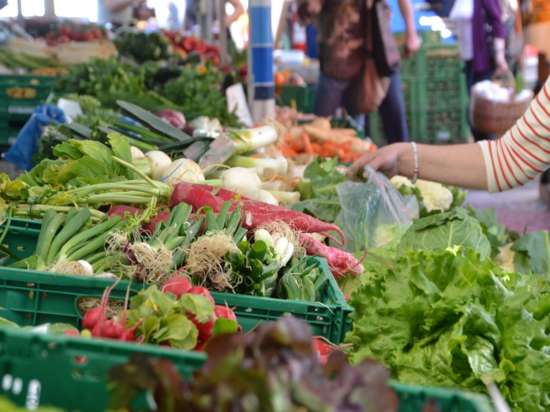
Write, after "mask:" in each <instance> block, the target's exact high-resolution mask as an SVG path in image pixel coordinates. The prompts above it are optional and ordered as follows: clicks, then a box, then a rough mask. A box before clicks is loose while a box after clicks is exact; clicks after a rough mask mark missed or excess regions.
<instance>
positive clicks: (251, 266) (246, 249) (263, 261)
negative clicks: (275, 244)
mask: <svg viewBox="0 0 550 412" xmlns="http://www.w3.org/2000/svg"><path fill="white" fill-rule="evenodd" d="M238 247H239V252H234V253H229V254H228V255H227V256H226V258H225V265H226V270H227V272H228V273H229V275H230V277H231V285H232V287H233V288H234V289H235V292H236V293H242V294H245V295H255V296H271V295H272V294H273V293H274V292H275V288H276V285H277V274H278V271H279V262H278V260H277V259H276V256H275V252H274V250H273V248H272V247H270V246H268V245H267V244H266V243H265V242H263V241H256V242H254V243H249V242H248V241H247V240H243V241H241V242H239V245H238Z"/></svg>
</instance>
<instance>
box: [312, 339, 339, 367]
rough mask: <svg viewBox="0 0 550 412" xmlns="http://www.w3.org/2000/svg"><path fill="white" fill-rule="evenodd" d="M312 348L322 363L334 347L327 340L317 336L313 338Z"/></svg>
mask: <svg viewBox="0 0 550 412" xmlns="http://www.w3.org/2000/svg"><path fill="white" fill-rule="evenodd" d="M313 348H314V349H315V352H317V355H318V356H319V359H320V360H321V363H323V364H324V363H326V362H327V359H328V357H329V356H330V354H331V353H332V352H333V351H334V349H335V348H334V346H332V345H331V344H330V343H329V342H327V341H326V340H324V339H322V338H319V337H315V338H313Z"/></svg>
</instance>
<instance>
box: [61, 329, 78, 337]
mask: <svg viewBox="0 0 550 412" xmlns="http://www.w3.org/2000/svg"><path fill="white" fill-rule="evenodd" d="M63 334H64V335H67V336H80V332H78V331H77V330H76V329H67V330H66V331H64V332H63Z"/></svg>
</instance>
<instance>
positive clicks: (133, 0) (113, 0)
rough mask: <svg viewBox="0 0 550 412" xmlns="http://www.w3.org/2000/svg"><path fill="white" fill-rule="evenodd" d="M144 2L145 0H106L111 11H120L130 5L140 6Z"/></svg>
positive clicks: (106, 4)
mask: <svg viewBox="0 0 550 412" xmlns="http://www.w3.org/2000/svg"><path fill="white" fill-rule="evenodd" d="M144 2H145V0H105V7H106V8H107V9H109V11H110V12H111V13H118V12H119V11H122V10H124V9H126V8H128V7H132V6H139V5H140V4H142V3H144Z"/></svg>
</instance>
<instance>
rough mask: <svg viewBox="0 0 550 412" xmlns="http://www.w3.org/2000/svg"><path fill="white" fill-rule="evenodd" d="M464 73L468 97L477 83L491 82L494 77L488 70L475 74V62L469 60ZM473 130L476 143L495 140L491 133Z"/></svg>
mask: <svg viewBox="0 0 550 412" xmlns="http://www.w3.org/2000/svg"><path fill="white" fill-rule="evenodd" d="M464 73H465V75H466V88H467V89H468V96H470V95H471V93H472V87H474V85H475V84H476V83H479V82H482V81H483V80H490V79H491V77H492V76H493V71H492V70H487V71H484V72H475V71H474V63H473V60H468V61H466V62H465V65H464ZM468 122H470V110H469V109H468ZM470 128H471V129H472V135H473V136H474V140H475V141H476V142H479V141H480V140H490V139H493V138H494V137H495V136H494V135H492V134H489V133H482V132H479V131H477V130H474V128H473V127H472V126H471V123H470Z"/></svg>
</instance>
